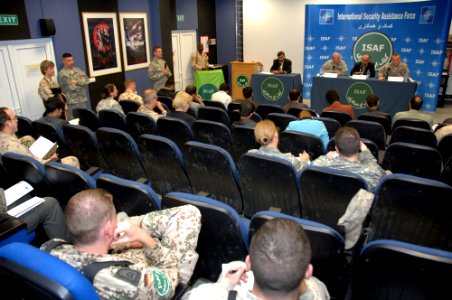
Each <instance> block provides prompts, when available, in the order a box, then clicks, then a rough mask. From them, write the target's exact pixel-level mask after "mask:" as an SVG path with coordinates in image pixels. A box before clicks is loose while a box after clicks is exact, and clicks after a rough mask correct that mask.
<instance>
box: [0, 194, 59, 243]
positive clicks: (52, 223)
mask: <svg viewBox="0 0 452 300" xmlns="http://www.w3.org/2000/svg"><path fill="white" fill-rule="evenodd" d="M4 196H5V194H4V191H3V189H1V188H0V207H2V203H4V204H5V206H4V207H2V209H0V214H3V213H5V214H6V213H7V211H6V209H7V207H6V198H4ZM43 199H44V202H43V203H41V204H39V205H38V206H36V207H34V208H33V209H31V210H29V211H28V212H26V213H24V214H23V215H21V216H19V217H18V219H19V220H20V221H22V222H24V223H26V224H27V232H28V233H30V232H33V231H35V230H36V229H37V228H38V226H40V225H41V226H42V228H43V229H44V232H45V233H46V235H47V237H48V239H55V238H60V239H66V238H67V236H66V228H65V227H64V214H63V211H62V209H61V206H60V204H59V203H58V201H57V200H56V199H55V198H52V197H43ZM19 201H20V200H19ZM3 209H4V210H5V211H3Z"/></svg>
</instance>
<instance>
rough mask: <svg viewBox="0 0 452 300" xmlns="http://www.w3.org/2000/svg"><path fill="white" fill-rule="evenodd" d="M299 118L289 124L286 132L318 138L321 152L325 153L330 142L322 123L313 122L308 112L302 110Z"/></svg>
mask: <svg viewBox="0 0 452 300" xmlns="http://www.w3.org/2000/svg"><path fill="white" fill-rule="evenodd" d="M299 118H300V120H296V121H292V122H290V123H289V125H288V126H287V128H286V130H287V131H288V130H292V131H298V132H304V133H309V134H313V135H315V136H318V137H319V138H320V140H321V141H322V145H323V151H324V152H325V151H326V147H327V145H328V142H329V140H330V138H329V136H328V131H327V130H326V127H325V124H323V122H322V121H319V120H313V119H312V115H311V112H309V110H302V111H301V112H300V115H299Z"/></svg>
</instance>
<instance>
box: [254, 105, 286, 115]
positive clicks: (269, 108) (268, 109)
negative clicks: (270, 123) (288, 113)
mask: <svg viewBox="0 0 452 300" xmlns="http://www.w3.org/2000/svg"><path fill="white" fill-rule="evenodd" d="M256 113H258V114H259V116H261V118H262V119H266V118H267V115H268V114H271V113H279V114H283V113H284V109H283V108H282V107H281V106H279V105H274V104H259V105H258V106H257V108H256Z"/></svg>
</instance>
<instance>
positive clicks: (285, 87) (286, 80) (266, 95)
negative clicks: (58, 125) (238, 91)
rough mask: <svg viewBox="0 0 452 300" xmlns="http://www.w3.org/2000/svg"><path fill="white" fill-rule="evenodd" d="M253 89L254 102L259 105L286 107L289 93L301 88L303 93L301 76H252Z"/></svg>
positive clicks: (255, 74)
mask: <svg viewBox="0 0 452 300" xmlns="http://www.w3.org/2000/svg"><path fill="white" fill-rule="evenodd" d="M251 88H252V89H253V92H254V102H255V103H257V104H275V105H279V106H284V104H286V103H287V101H288V98H287V96H288V95H289V92H290V90H291V89H293V88H299V89H300V90H301V91H302V92H303V90H302V89H303V84H302V82H301V75H300V74H298V73H291V74H267V73H254V74H252V75H251Z"/></svg>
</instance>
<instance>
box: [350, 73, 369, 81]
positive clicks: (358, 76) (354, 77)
mask: <svg viewBox="0 0 452 300" xmlns="http://www.w3.org/2000/svg"><path fill="white" fill-rule="evenodd" d="M352 79H357V80H366V79H367V75H356V74H355V75H352Z"/></svg>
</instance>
